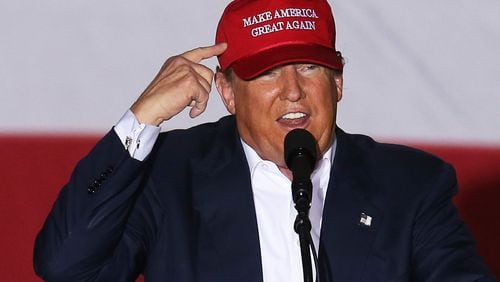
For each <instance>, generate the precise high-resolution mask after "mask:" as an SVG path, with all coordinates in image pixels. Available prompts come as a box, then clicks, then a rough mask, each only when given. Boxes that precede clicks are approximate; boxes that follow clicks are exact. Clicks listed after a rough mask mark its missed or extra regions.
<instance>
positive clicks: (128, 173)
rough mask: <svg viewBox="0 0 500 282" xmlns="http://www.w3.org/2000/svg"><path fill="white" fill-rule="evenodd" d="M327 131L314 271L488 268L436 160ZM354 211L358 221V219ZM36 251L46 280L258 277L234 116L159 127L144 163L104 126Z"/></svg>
mask: <svg viewBox="0 0 500 282" xmlns="http://www.w3.org/2000/svg"><path fill="white" fill-rule="evenodd" d="M336 136H337V151H336V155H335V160H334V164H333V167H332V175H331V177H330V182H329V187H328V192H327V196H326V200H325V207H324V213H323V223H322V230H321V241H320V250H319V261H320V272H321V277H322V280H321V281H324V282H327V281H336V282H338V281H440V282H442V281H494V278H492V277H489V276H488V274H487V273H488V271H487V269H486V268H485V266H484V265H483V263H482V261H481V259H480V258H479V257H478V256H477V254H476V252H475V248H474V243H473V240H472V239H471V236H470V234H469V233H468V232H467V230H466V228H465V226H464V224H463V222H462V221H461V220H460V219H459V218H458V216H457V212H456V210H455V207H454V206H453V204H452V202H451V198H452V196H453V195H454V194H455V193H456V192H457V183H456V178H455V174H454V170H453V169H452V168H451V167H450V166H449V165H448V164H446V163H444V162H442V161H441V160H439V159H437V158H435V157H433V156H431V155H429V154H427V153H424V152H421V151H418V150H415V149H411V148H408V147H403V146H398V145H388V144H381V143H376V142H374V141H373V140H372V139H370V138H369V137H366V136H362V135H350V134H346V133H344V132H342V131H341V130H339V129H337V131H336ZM89 190H90V191H91V192H92V193H89ZM362 213H364V214H366V215H369V216H371V217H372V223H371V225H370V226H366V225H363V224H360V223H359V222H360V216H361V214H362ZM34 262H35V269H36V271H37V273H38V274H39V275H40V276H41V277H43V278H44V279H46V280H49V281H80V280H84V281H88V280H90V281H133V280H134V279H135V278H136V277H137V275H139V274H140V273H143V274H144V276H145V279H146V281H216V282H220V281H232V282H234V281H262V268H261V258H260V247H259V237H258V231H257V221H256V216H255V209H254V203H253V197H252V188H251V183H250V175H249V168H248V164H247V161H246V158H245V154H244V152H243V149H242V146H241V142H240V139H239V136H238V133H237V130H236V126H235V120H234V117H226V118H223V119H221V120H220V121H219V122H217V123H211V124H205V125H201V126H197V127H194V128H191V129H188V130H176V131H171V132H167V133H162V134H161V135H160V137H159V140H158V141H157V143H156V146H155V148H154V150H153V152H152V153H151V155H150V157H149V158H148V160H147V161H145V162H139V161H137V160H134V159H132V158H131V157H130V156H129V155H128V152H127V151H125V150H124V149H123V145H122V144H121V143H120V141H119V139H118V137H117V136H116V134H115V133H114V132H113V131H111V132H110V133H108V134H107V135H106V136H105V137H104V138H103V139H102V140H101V141H100V142H99V143H98V144H97V145H96V146H95V148H94V149H93V150H92V151H91V152H90V153H89V154H88V155H87V156H86V157H85V158H84V159H82V160H81V161H80V162H79V164H78V165H77V167H76V168H75V170H74V172H73V174H72V176H71V179H70V181H69V183H68V184H67V185H66V186H65V187H64V188H63V190H62V191H61V193H60V195H59V196H58V199H57V201H56V203H55V204H54V207H53V209H52V211H51V213H50V214H49V216H48V218H47V220H46V222H45V225H44V226H43V229H42V230H41V232H40V233H39V235H38V237H37V240H36V246H35V257H34ZM271 282H274V281H271Z"/></svg>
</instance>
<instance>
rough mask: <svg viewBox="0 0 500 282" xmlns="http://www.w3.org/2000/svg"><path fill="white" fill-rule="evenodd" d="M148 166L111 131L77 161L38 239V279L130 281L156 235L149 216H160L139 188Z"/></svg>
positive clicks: (35, 262) (36, 260)
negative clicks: (128, 150)
mask: <svg viewBox="0 0 500 282" xmlns="http://www.w3.org/2000/svg"><path fill="white" fill-rule="evenodd" d="M144 167H145V165H144V163H142V162H140V161H137V160H135V159H133V158H131V157H130V156H129V154H128V152H127V151H126V150H125V149H124V148H123V145H122V144H121V142H120V140H119V138H118V136H117V135H116V133H115V132H114V131H113V130H112V131H110V132H109V133H108V134H107V135H106V136H105V137H104V138H103V139H102V140H100V141H99V143H98V144H97V145H96V146H95V147H94V148H93V149H92V151H91V152H90V153H89V154H88V155H87V156H86V157H85V158H83V159H82V160H81V161H80V162H79V163H78V165H77V166H76V168H75V170H74V171H73V173H72V176H71V178H70V180H69V182H68V184H67V185H66V186H65V187H64V188H63V189H62V190H61V192H60V194H59V196H58V198H57V200H56V202H55V204H54V206H53V208H52V210H51V212H50V214H49V216H48V217H47V219H46V222H45V224H44V226H43V228H42V230H41V231H40V233H39V234H38V236H37V238H36V242H35V250H34V267H35V271H36V273H37V274H38V275H39V276H40V277H42V278H43V279H45V280H47V281H109V279H110V278H111V277H113V279H111V280H112V281H131V280H133V279H134V278H135V277H136V276H137V275H138V273H139V272H140V271H141V269H140V268H141V267H142V264H143V263H144V257H145V248H146V244H147V237H148V236H150V237H151V235H150V234H151V233H154V230H152V228H154V224H153V223H152V222H151V218H156V217H158V215H154V214H150V213H151V212H152V210H158V209H154V208H150V207H149V206H150V205H151V203H152V201H150V198H151V197H150V196H148V195H146V194H145V193H142V191H141V186H142V182H143V181H144V177H143V175H144V171H145V169H144ZM144 218H147V219H149V220H143V219H144ZM116 265H120V267H115V266H116ZM116 271H119V272H120V273H114V272H116Z"/></svg>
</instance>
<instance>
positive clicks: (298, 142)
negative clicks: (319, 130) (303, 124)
mask: <svg viewBox="0 0 500 282" xmlns="http://www.w3.org/2000/svg"><path fill="white" fill-rule="evenodd" d="M284 147H285V148H284V154H285V163H286V165H287V166H288V168H289V169H290V170H292V171H294V169H293V167H294V164H295V163H296V162H295V161H296V160H299V159H300V160H304V161H301V163H305V164H306V166H308V169H310V172H312V170H313V169H314V166H315V164H316V157H317V154H316V140H315V139H314V136H313V135H312V134H311V133H310V132H309V131H307V130H305V129H302V128H296V129H293V130H291V131H290V132H288V134H287V135H286V137H285V145H284ZM310 172H309V173H310Z"/></svg>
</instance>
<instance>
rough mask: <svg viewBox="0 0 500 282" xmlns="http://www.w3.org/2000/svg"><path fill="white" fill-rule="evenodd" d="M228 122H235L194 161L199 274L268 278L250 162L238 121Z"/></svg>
mask: <svg viewBox="0 0 500 282" xmlns="http://www.w3.org/2000/svg"><path fill="white" fill-rule="evenodd" d="M225 126H227V127H230V128H223V129H222V130H220V132H219V134H218V135H217V136H216V137H215V140H214V142H213V144H217V146H215V147H214V149H212V150H211V151H210V152H209V153H208V154H207V156H206V157H205V158H203V159H201V160H195V161H193V171H194V175H193V203H194V208H195V211H196V212H197V213H198V216H199V224H198V228H199V230H198V234H199V235H198V255H197V256H198V258H199V262H198V266H197V267H198V271H197V272H198V275H199V276H200V277H199V278H198V280H203V281H262V267H261V255H260V246H259V238H258V230H257V219H256V215H255V207H254V202H253V194H252V188H251V181H250V174H249V169H248V164H247V161H246V158H245V154H244V152H243V148H242V146H241V142H240V140H239V136H238V135H237V133H236V129H235V126H234V122H231V121H230V122H229V124H226V125H225ZM228 140H229V141H228ZM223 144H226V145H223ZM221 279H222V280H221Z"/></svg>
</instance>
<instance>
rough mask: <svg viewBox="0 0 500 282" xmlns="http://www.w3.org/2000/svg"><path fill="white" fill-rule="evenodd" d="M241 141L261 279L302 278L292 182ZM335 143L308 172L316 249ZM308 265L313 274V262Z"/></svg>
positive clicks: (294, 280)
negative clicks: (251, 197)
mask: <svg viewBox="0 0 500 282" xmlns="http://www.w3.org/2000/svg"><path fill="white" fill-rule="evenodd" d="M242 144H243V150H244V151H245V155H246V158H247V161H248V166H249V168H250V177H251V181H252V191H253V197H254V204H255V213H256V215H257V226H258V232H259V242H260V252H261V259H262V271H263V275H264V281H268V282H274V281H289V282H302V281H304V278H303V272H302V258H301V253H300V244H299V236H298V235H297V233H296V232H295V231H294V229H293V225H294V222H295V218H296V216H297V210H295V207H294V203H293V199H292V190H291V184H292V183H291V181H290V180H289V179H288V178H287V177H286V176H285V175H283V174H282V173H281V172H280V170H279V169H278V167H277V166H276V164H274V163H273V162H270V161H266V160H262V159H261V158H260V157H259V155H258V154H257V153H256V152H255V150H253V149H252V148H251V147H250V146H248V145H247V144H246V143H245V142H243V141H242ZM335 145H336V144H335V143H334V145H333V146H331V147H330V148H329V149H328V150H327V152H326V153H325V154H324V155H323V156H322V158H321V159H320V160H319V161H318V163H317V165H316V168H315V170H314V171H313V173H312V175H311V181H312V183H313V198H312V202H311V210H310V213H309V218H310V220H311V224H312V230H311V237H312V239H313V242H314V246H315V248H316V250H319V236H320V231H321V220H322V214H323V206H324V201H325V196H326V191H327V188H328V181H329V178H330V169H331V164H332V160H333V154H334V153H335ZM311 261H312V260H311ZM312 267H313V275H314V276H315V269H314V262H313V265H312Z"/></svg>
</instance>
